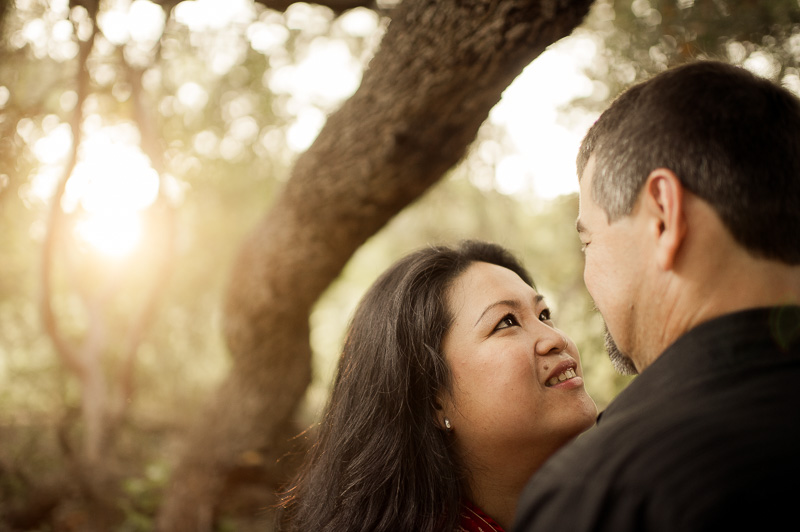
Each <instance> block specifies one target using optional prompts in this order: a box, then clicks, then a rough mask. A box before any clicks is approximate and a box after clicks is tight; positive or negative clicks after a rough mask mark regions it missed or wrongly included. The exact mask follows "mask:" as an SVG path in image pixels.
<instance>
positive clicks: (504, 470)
mask: <svg viewBox="0 0 800 532" xmlns="http://www.w3.org/2000/svg"><path fill="white" fill-rule="evenodd" d="M509 456H524V453H513V454H506V453H497V454H495V455H494V456H492V457H491V458H488V459H487V458H486V457H483V458H484V459H483V460H477V459H473V460H468V461H467V467H468V470H469V475H470V477H469V494H470V498H471V500H472V502H473V503H474V504H475V505H476V506H478V507H479V508H480V509H481V510H483V511H484V512H485V513H486V514H487V515H489V516H490V517H491V518H492V519H494V520H495V521H497V523H498V524H500V526H502V527H503V528H504V529H506V530H509V529H510V528H511V525H512V524H513V523H514V514H515V513H516V510H517V501H518V500H519V497H520V495H521V494H522V490H523V489H524V488H525V484H527V482H528V479H530V477H531V475H533V473H534V472H535V471H536V470H537V469H539V467H540V466H541V465H542V464H543V463H544V461H545V460H546V457H535V456H528V460H527V461H526V462H525V463H519V462H518V461H514V460H511V461H509V460H508V457H509Z"/></svg>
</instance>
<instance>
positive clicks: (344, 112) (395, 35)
mask: <svg viewBox="0 0 800 532" xmlns="http://www.w3.org/2000/svg"><path fill="white" fill-rule="evenodd" d="M590 4H591V0H550V1H548V0H473V1H468V0H460V1H457V0H407V1H406V2H404V3H403V4H401V6H400V7H398V8H397V9H396V11H395V12H394V13H393V15H392V22H391V24H390V26H389V29H388V31H387V33H386V35H385V36H384V39H383V42H382V43H381V48H380V50H379V51H378V53H377V54H376V55H375V57H374V58H373V60H372V62H371V65H370V67H369V69H368V70H367V71H366V72H365V74H364V77H363V80H362V83H361V86H360V87H359V89H358V91H357V92H356V93H355V94H354V95H353V97H352V98H351V99H350V100H348V101H347V102H346V103H345V104H344V105H343V106H342V108H341V109H340V110H339V111H338V112H336V113H334V114H333V115H332V116H330V118H329V119H328V122H327V123H326V125H325V127H324V128H323V130H322V131H321V133H320V135H319V136H318V138H317V140H316V141H315V143H314V144H313V145H312V146H311V148H309V150H308V151H307V152H306V153H304V154H303V155H302V156H301V157H300V158H299V159H298V160H297V163H296V165H295V167H294V169H293V172H292V175H291V178H290V180H289V181H288V182H287V184H286V187H285V189H284V190H283V192H282V194H281V196H280V197H279V198H278V199H277V201H276V202H275V204H274V205H273V207H272V208H271V210H270V212H269V213H268V214H267V215H266V216H265V218H264V219H263V220H262V221H261V222H260V223H259V224H258V225H257V227H256V228H255V230H254V231H253V233H252V234H251V236H250V237H249V238H248V239H247V240H246V241H245V242H244V245H243V246H242V248H241V252H240V255H239V257H238V259H237V261H236V263H235V265H234V268H233V271H232V273H231V277H230V285H229V289H228V294H227V301H226V304H225V336H226V340H227V344H228V347H229V349H230V353H231V356H232V358H233V366H232V369H231V372H230V374H229V376H228V377H227V379H226V380H225V382H224V383H223V384H222V386H221V388H220V389H219V390H218V392H217V394H216V396H215V397H214V398H213V400H212V403H211V405H210V407H209V409H208V410H207V412H206V413H205V416H204V417H203V422H202V423H201V424H200V425H199V426H197V427H196V428H195V430H194V431H193V433H192V434H191V435H190V437H189V439H188V442H189V444H188V446H187V448H186V450H185V452H184V454H183V456H182V459H181V461H180V463H179V464H178V467H177V469H176V471H175V472H174V475H173V479H172V482H171V485H170V487H169V489H168V492H167V495H166V498H165V500H164V503H163V506H162V511H161V514H160V517H159V529H160V530H162V531H174V530H181V531H195V530H209V529H210V527H211V524H212V521H213V517H214V515H213V514H214V509H215V505H216V504H217V502H218V498H219V496H220V493H221V490H222V488H223V485H224V481H225V478H226V477H227V476H228V475H229V474H230V473H231V471H233V470H234V469H235V468H236V467H237V465H239V464H241V463H242V462H243V460H245V457H250V459H252V456H253V453H260V455H261V456H262V457H264V458H263V461H264V462H263V463H264V464H265V467H266V468H267V469H268V470H271V471H277V469H276V467H277V466H276V465H275V464H274V463H273V461H274V460H273V457H275V456H279V455H280V450H279V446H280V442H279V440H280V439H281V437H282V436H281V434H282V433H283V431H284V430H285V427H286V425H287V423H288V422H289V420H290V417H291V415H292V413H293V411H294V410H295V408H296V406H297V404H298V402H299V401H300V399H301V398H302V397H303V394H304V391H305V389H306V387H307V385H308V383H309V380H310V374H311V370H310V367H311V360H310V357H311V350H310V347H309V340H308V315H309V311H310V309H311V307H312V305H313V304H314V302H315V301H316V300H317V298H318V297H319V296H320V294H321V293H322V292H323V291H324V290H325V288H326V287H327V286H328V285H329V283H330V282H331V281H332V280H333V279H334V278H335V277H336V276H337V275H338V274H339V272H340V271H341V269H342V267H343V266H344V264H345V263H346V262H347V260H348V259H349V258H350V256H351V255H352V254H353V252H354V251H355V250H356V249H357V248H358V247H359V246H360V245H361V244H362V243H363V242H364V241H365V240H366V239H367V238H369V237H370V236H371V235H373V234H375V233H376V232H377V231H378V230H379V229H380V228H381V227H382V226H383V225H384V224H385V223H386V222H387V221H388V220H389V219H390V218H391V217H392V216H394V215H395V214H396V213H398V212H399V211H400V210H402V209H403V208H404V207H405V206H407V205H408V204H409V203H411V202H412V201H414V200H415V199H416V198H418V197H419V196H420V195H421V194H422V193H423V192H424V191H425V190H426V189H428V188H429V187H430V186H431V185H432V184H434V183H435V182H436V181H437V180H439V179H440V178H441V177H442V175H443V174H444V173H445V172H446V171H447V170H448V169H449V168H450V167H452V166H453V165H454V164H455V163H456V162H457V161H458V160H459V159H460V158H461V157H462V155H463V154H464V152H465V150H466V148H467V147H468V145H469V144H470V143H471V142H472V140H473V139H474V138H475V135H476V133H477V131H478V128H479V126H480V125H481V123H482V122H483V121H484V120H485V118H486V117H487V115H488V113H489V111H490V109H491V108H492V107H493V106H494V105H495V104H496V103H497V102H498V101H499V99H500V95H501V93H502V91H503V90H504V89H505V88H506V87H507V86H508V85H509V84H510V83H511V81H512V80H513V79H514V78H515V77H516V76H517V75H518V74H519V73H520V72H521V70H522V69H523V68H524V67H525V66H526V65H527V64H529V63H530V62H531V61H532V60H533V59H534V58H535V57H536V56H537V55H539V54H540V53H541V52H542V51H543V50H544V49H545V48H546V47H547V46H548V45H550V44H551V43H553V42H555V41H556V40H558V39H560V38H562V37H564V36H566V35H568V34H569V33H570V32H571V31H572V30H573V29H574V27H575V26H577V25H578V24H579V23H580V22H581V20H582V19H583V17H584V16H585V14H586V13H587V11H588V9H589V6H590ZM542 82H543V83H546V82H547V80H542ZM269 502H270V501H265V505H267V504H269Z"/></svg>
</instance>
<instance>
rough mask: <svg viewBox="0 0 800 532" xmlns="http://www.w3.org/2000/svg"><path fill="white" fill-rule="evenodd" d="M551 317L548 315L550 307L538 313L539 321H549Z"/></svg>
mask: <svg viewBox="0 0 800 532" xmlns="http://www.w3.org/2000/svg"><path fill="white" fill-rule="evenodd" d="M552 319H553V318H552V317H550V309H549V308H546V309H544V310H543V311H542V312H540V313H539V321H551V320H552Z"/></svg>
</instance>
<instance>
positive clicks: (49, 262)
mask: <svg viewBox="0 0 800 532" xmlns="http://www.w3.org/2000/svg"><path fill="white" fill-rule="evenodd" d="M97 31H98V29H97V24H93V25H92V34H91V36H90V37H89V39H88V40H87V41H86V42H82V43H80V48H79V52H78V65H77V67H78V69H77V73H76V76H75V78H76V85H77V87H76V93H77V101H76V103H75V110H74V111H73V113H72V117H71V119H70V130H71V131H72V149H71V150H70V154H69V159H68V161H67V163H66V165H65V166H64V171H63V173H62V175H61V179H60V180H59V182H58V185H57V187H56V190H55V193H54V194H53V198H52V200H51V201H52V203H51V205H50V214H49V216H48V219H47V230H46V232H45V237H44V242H43V244H42V255H41V275H40V277H41V279H40V281H41V285H42V293H41V300H40V305H39V312H40V315H41V319H42V323H43V325H44V329H45V332H46V333H47V335H48V337H49V338H50V340H51V341H52V342H53V346H54V347H55V349H56V353H57V354H58V356H59V357H60V358H61V361H62V362H63V363H64V365H65V366H66V368H67V369H68V370H69V371H71V372H72V373H73V374H75V375H76V376H77V377H78V378H79V379H80V380H81V381H84V380H85V379H86V375H87V368H86V363H85V362H84V361H83V360H81V358H80V355H79V353H78V351H77V350H76V349H75V347H74V346H73V345H71V344H70V343H69V342H68V341H67V339H66V338H64V337H63V336H62V334H61V331H60V330H59V327H58V322H57V319H56V316H55V312H54V311H53V306H52V299H53V287H52V279H51V277H52V270H53V265H54V262H55V246H56V242H57V240H58V236H59V230H60V229H61V228H62V226H63V222H64V211H63V210H62V207H61V200H62V198H63V197H64V191H65V190H66V187H67V181H69V178H70V177H71V176H72V172H73V170H74V169H75V165H76V164H77V162H78V150H79V148H80V144H81V139H82V132H81V125H82V123H83V104H84V102H85V101H86V98H87V96H88V94H89V70H88V67H87V61H88V58H89V54H90V53H91V51H92V48H93V47H94V40H95V37H96V35H97Z"/></svg>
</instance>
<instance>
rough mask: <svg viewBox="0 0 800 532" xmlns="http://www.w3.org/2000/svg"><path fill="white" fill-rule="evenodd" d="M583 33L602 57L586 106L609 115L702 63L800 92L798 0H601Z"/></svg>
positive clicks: (595, 65) (593, 73)
mask: <svg viewBox="0 0 800 532" xmlns="http://www.w3.org/2000/svg"><path fill="white" fill-rule="evenodd" d="M581 31H584V32H587V33H589V34H591V35H593V36H594V38H595V39H596V40H597V42H598V48H599V54H598V57H597V60H596V61H595V62H594V63H593V65H592V67H591V69H590V71H589V73H588V74H589V76H590V77H591V78H592V79H594V80H597V82H598V83H596V89H595V93H594V94H593V95H592V96H591V97H589V98H586V99H584V100H582V101H581V103H582V104H583V105H585V106H587V107H590V108H593V109H597V110H601V109H603V108H604V107H605V106H606V102H607V100H608V99H609V98H613V97H614V96H615V95H617V94H618V93H619V92H621V90H622V89H624V88H625V87H627V86H629V85H631V84H633V83H635V82H637V81H641V80H643V79H646V78H648V77H650V76H652V75H653V74H656V73H658V72H660V71H662V70H664V69H666V68H668V67H670V66H674V65H677V64H681V63H684V62H686V61H690V60H694V59H716V60H721V61H726V62H729V63H732V64H736V65H742V66H745V67H746V68H749V69H751V70H753V71H754V72H756V73H757V74H759V75H761V76H764V77H766V78H769V79H772V80H775V81H779V82H782V83H784V84H786V85H787V86H788V87H789V88H791V89H792V90H794V91H795V92H796V93H798V94H800V77H798V76H799V75H800V71H799V70H798V66H799V63H800V4H798V2H797V1H796V0H770V1H769V2H764V1H759V0H597V1H596V2H595V3H594V5H593V7H592V10H591V12H590V14H589V17H588V18H587V20H586V23H585V24H584V26H583V28H582V30H581Z"/></svg>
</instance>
